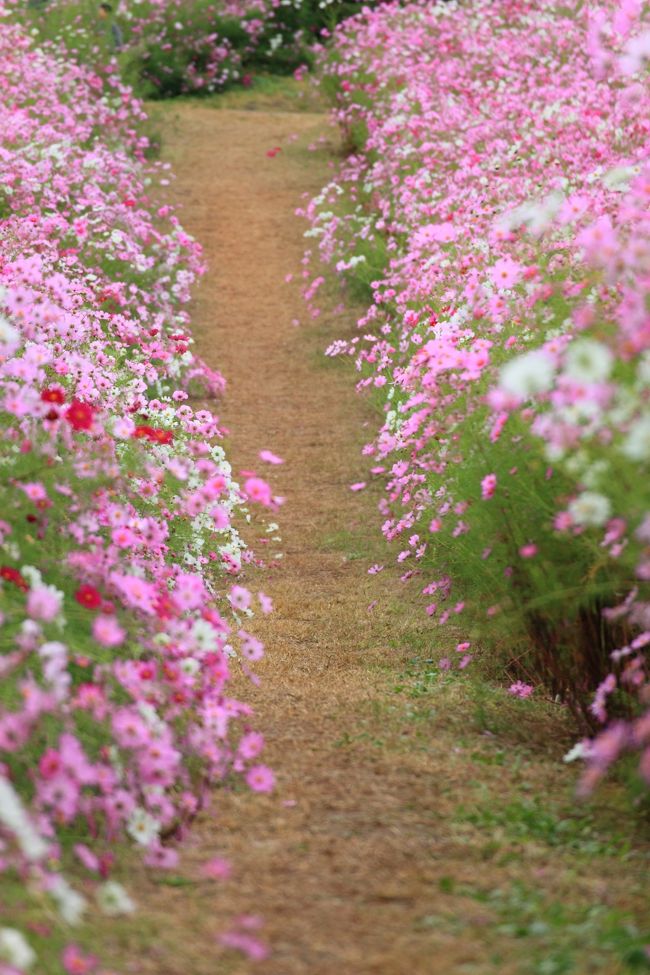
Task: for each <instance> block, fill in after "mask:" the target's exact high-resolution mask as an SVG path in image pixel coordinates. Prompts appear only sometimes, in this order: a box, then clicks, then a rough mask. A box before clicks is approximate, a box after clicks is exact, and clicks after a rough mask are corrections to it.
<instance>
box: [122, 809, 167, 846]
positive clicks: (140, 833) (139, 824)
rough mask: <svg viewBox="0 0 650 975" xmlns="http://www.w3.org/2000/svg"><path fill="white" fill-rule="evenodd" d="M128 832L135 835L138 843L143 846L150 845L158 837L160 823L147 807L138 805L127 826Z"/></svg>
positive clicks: (134, 837)
mask: <svg viewBox="0 0 650 975" xmlns="http://www.w3.org/2000/svg"><path fill="white" fill-rule="evenodd" d="M126 831H127V833H128V834H129V835H130V836H132V837H133V839H134V840H135V841H136V843H140V844H141V845H142V846H150V845H151V844H152V843H153V841H154V840H155V839H157V838H158V833H159V831H160V825H159V823H158V820H156V819H154V818H153V816H151V815H150V814H149V813H148V812H147V811H146V809H143V808H142V807H141V806H137V807H136V808H135V809H134V810H133V812H132V813H131V815H130V816H129V821H128V823H127V826H126Z"/></svg>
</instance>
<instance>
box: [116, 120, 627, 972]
mask: <svg viewBox="0 0 650 975" xmlns="http://www.w3.org/2000/svg"><path fill="white" fill-rule="evenodd" d="M253 106H254V108H257V109H259V108H260V106H259V104H257V103H255V102H253ZM261 107H262V109H264V110H261V111H260V110H253V111H248V110H245V108H236V109H234V110H233V109H232V108H227V109H221V110H217V109H215V108H214V107H211V106H209V105H198V104H190V103H188V104H181V105H175V106H172V107H169V108H167V109H165V112H164V145H165V153H166V155H167V157H168V158H169V159H171V161H172V162H173V164H174V168H175V171H176V173H177V176H178V179H177V182H176V184H175V193H176V196H177V198H178V200H179V201H180V203H181V204H182V213H181V218H182V220H183V223H184V225H185V226H186V228H187V229H188V230H189V231H190V232H191V233H192V234H194V235H195V236H196V237H197V238H198V239H199V240H200V241H201V242H202V244H203V246H204V248H205V253H206V258H207V260H208V262H209V266H210V270H209V273H208V275H207V276H206V278H205V280H204V282H203V284H202V286H201V288H200V289H199V296H198V300H197V303H196V308H195V314H194V320H195V334H196V337H197V339H198V346H199V350H200V352H201V354H202V355H203V356H204V357H205V358H206V359H207V360H208V362H209V363H210V364H212V365H214V366H217V367H218V368H220V369H221V370H222V371H223V372H224V373H225V375H226V377H227V379H228V382H229V391H228V393H227V395H226V399H225V402H224V404H223V407H222V409H221V415H222V418H223V420H224V422H225V423H226V424H227V426H228V427H229V428H230V430H231V432H232V445H231V456H233V455H234V458H235V464H236V467H237V468H248V467H254V466H257V467H258V470H259V469H260V468H261V467H263V465H261V464H259V462H258V461H257V454H258V451H259V450H260V449H261V448H264V447H266V448H270V449H272V450H274V451H275V452H276V453H278V454H280V455H281V456H282V457H284V458H285V459H286V464H285V465H284V466H282V467H278V468H273V469H272V470H270V471H269V469H266V470H265V473H266V474H267V475H268V476H269V477H270V479H271V481H272V483H273V486H274V489H275V490H276V491H277V493H279V494H282V495H286V497H287V503H286V506H285V507H284V509H283V511H282V513H281V515H280V518H279V520H280V521H281V534H282V542H281V543H274V542H268V544H267V545H266V546H262V547H263V548H267V549H269V552H270V553H271V552H274V551H282V552H283V553H284V555H283V558H282V560H281V563H280V567H279V568H278V569H272V570H270V571H269V572H268V573H266V574H265V575H264V576H263V577H262V578H261V579H260V578H254V579H253V580H252V582H251V579H250V577H249V579H248V581H249V582H251V584H252V585H255V586H259V588H263V589H264V590H265V591H267V592H268V593H269V594H270V595H272V597H273V599H274V602H275V606H276V612H275V613H274V614H273V615H272V616H271V617H269V618H268V619H266V620H263V621H260V623H259V624H258V629H257V632H258V633H259V634H260V635H261V636H263V638H264V639H265V640H266V642H267V651H268V652H267V658H266V660H265V662H264V665H263V666H262V668H261V673H262V677H263V680H262V684H261V686H260V687H259V688H257V689H255V688H250V687H247V688H246V691H245V693H247V694H248V699H252V700H253V703H254V706H255V709H256V715H257V717H256V721H255V726H256V727H258V728H259V729H260V730H262V731H263V732H264V733H265V735H266V737H267V740H268V751H267V756H266V757H267V760H268V761H269V762H270V764H272V765H273V766H274V767H275V768H276V770H277V773H278V789H277V792H276V793H275V794H274V795H272V796H268V797H267V796H256V795H253V794H250V793H248V792H247V791H244V790H243V789H242V790H238V791H232V792H223V793H218V794H217V795H216V796H215V799H214V803H213V806H212V808H211V809H210V810H209V811H208V813H206V814H205V815H204V816H203V818H202V821H201V823H200V825H199V827H198V829H197V831H196V834H195V837H194V839H193V840H192V846H191V847H190V849H189V851H188V853H187V855H186V859H185V875H184V876H185V878H186V880H183V879H182V878H178V879H177V880H174V878H172V879H171V884H172V885H170V881H169V880H168V882H167V883H160V882H154V881H152V880H150V879H145V878H144V877H141V878H140V880H139V885H140V890H139V900H140V902H141V904H142V906H143V908H144V911H143V914H142V915H141V921H140V922H139V923H140V924H141V928H140V930H139V933H138V934H134V933H131V934H129V935H128V936H127V935H120V934H119V932H118V931H117V929H116V930H115V932H114V934H113V935H112V936H111V937H113V938H114V939H115V942H114V945H113V947H114V948H116V949H117V951H118V953H119V952H121V951H122V950H124V949H126V950H127V954H129V955H131V957H132V956H133V952H135V953H136V960H135V961H133V960H132V961H131V963H130V967H128V965H127V970H129V971H134V972H138V973H142V975H154V973H155V975H214V973H216V972H226V973H233V975H235V973H236V975H244V973H249V972H252V971H260V972H261V973H263V975H338V973H344V975H371V973H376V975H429V973H440V975H446V973H473V975H483V973H493V972H500V973H503V975H508V973H518V972H526V971H536V970H537V969H535V968H529V967H527V966H528V965H530V964H532V963H533V962H534V961H535V958H537V955H536V954H535V952H537V953H538V954H539V955H540V957H541V958H543V957H544V956H545V955H548V954H549V952H551V948H552V949H553V950H556V947H557V946H556V945H555V942H552V941H551V942H549V947H548V948H547V947H545V942H544V935H543V934H542V933H541V932H538V933H537V934H534V933H533V934H531V938H532V939H533V940H532V941H530V940H528V941H527V940H526V939H525V938H524V939H523V940H522V938H521V937H519V938H518V937H517V936H516V932H515V933H513V932H507V931H505V932H504V930H502V928H503V925H502V920H503V916H504V915H503V907H502V901H500V900H499V899H498V896H497V899H496V900H495V899H494V895H493V892H494V890H495V889H498V890H501V891H502V893H503V898H504V899H505V900H503V903H507V904H510V903H511V901H512V904H511V906H510V907H506V909H505V910H506V914H508V911H509V912H510V916H512V918H513V919H514V920H517V919H519V917H520V915H524V914H525V913H526V911H527V910H528V907H527V906H526V905H528V904H529V901H530V898H533V899H534V898H540V899H541V900H540V903H541V904H542V906H541V907H540V908H539V910H538V914H539V913H541V912H543V911H548V910H551V909H552V906H553V905H554V904H559V905H563V904H567V903H570V904H575V905H576V908H577V909H578V910H579V911H580V910H582V906H585V908H590V906H592V905H593V906H595V907H596V908H598V909H599V910H600V909H602V911H604V912H605V913H606V915H607V916H609V914H610V913H612V912H613V913H615V912H616V911H617V910H618V909H619V908H624V909H629V910H631V911H632V912H633V913H636V914H637V915H638V914H639V913H640V912H641V911H642V904H643V900H642V897H643V895H642V874H643V867H642V862H641V860H640V859H639V858H638V857H637V856H632V857H628V858H627V859H625V858H624V856H622V855H621V852H620V850H621V849H623V851H624V849H625V844H626V843H627V842H628V840H629V837H627V836H621V835H620V834H619V833H617V832H616V830H617V829H618V827H617V826H616V825H615V821H616V819H617V810H616V804H617V802H618V798H617V796H618V794H617V792H616V790H609V791H608V790H605V791H604V792H603V793H602V794H601V795H600V798H599V799H598V804H597V807H596V810H595V815H596V825H594V823H593V822H592V820H591V819H590V818H589V817H590V816H591V812H590V813H589V814H587V813H586V812H585V810H578V812H577V813H575V812H574V811H571V810H573V805H572V798H571V783H572V781H573V774H572V773H571V772H570V771H569V770H568V769H565V768H563V767H562V765H561V763H559V762H558V757H559V756H561V754H562V749H563V748H564V747H565V745H566V744H567V741H568V740H569V739H568V738H567V736H566V728H565V727H564V726H563V725H562V721H561V720H560V721H559V730H558V719H557V717H556V714H555V712H554V711H553V709H552V708H550V707H549V708H546V710H545V709H544V708H541V709H540V711H539V712H538V713H536V715H535V718H534V720H529V722H528V724H526V718H525V714H527V713H528V712H524V711H523V710H521V709H519V708H518V706H516V703H515V702H512V701H510V700H509V699H508V698H507V695H505V693H503V692H497V691H488V690H485V691H479V690H477V685H475V684H472V682H471V679H470V680H469V681H467V682H466V683H463V682H462V681H459V680H457V679H449V680H448V681H444V680H442V681H441V680H439V679H438V678H432V677H431V672H432V668H431V667H430V666H428V665H427V660H429V659H430V658H435V657H436V656H437V653H438V651H439V649H440V640H439V638H438V634H437V632H431V631H428V630H427V628H426V624H425V623H424V622H423V621H422V619H421V610H416V609H415V608H414V607H412V606H411V605H410V604H409V601H408V599H406V598H404V599H402V598H400V593H399V588H397V587H396V582H395V579H394V578H393V579H386V578H385V576H386V575H387V573H385V574H382V575H378V576H369V575H368V572H367V568H368V564H369V561H370V560H371V559H372V546H373V545H374V544H375V543H374V541H373V538H374V536H375V533H376V531H377V527H378V521H377V519H378V516H377V512H376V509H375V501H376V499H377V496H378V495H377V493H376V492H375V489H370V491H369V492H362V493H361V494H355V493H353V492H351V491H350V489H349V485H350V483H351V482H353V481H356V480H358V479H359V478H360V475H361V474H362V472H363V463H362V460H361V458H360V455H359V446H360V443H361V442H362V438H363V422H364V419H367V418H368V415H365V416H364V409H366V407H364V406H363V404H362V403H361V402H360V401H359V399H358V398H357V397H355V394H354V392H353V382H352V381H351V377H350V375H349V374H348V373H347V372H345V370H343V369H340V368H338V369H337V368H334V367H328V366H327V363H326V362H323V361H322V359H321V357H320V351H321V350H322V349H323V348H324V346H325V344H326V342H327V336H328V335H329V336H333V335H335V334H336V328H337V327H338V328H340V327H341V326H340V322H339V324H338V325H336V326H335V324H334V318H335V316H334V314H333V313H332V312H330V314H329V315H327V314H326V315H325V316H324V317H323V320H322V321H321V320H318V322H317V323H310V324H308V325H307V326H301V327H296V326H295V325H294V324H292V322H293V320H294V319H303V318H304V315H305V311H304V307H303V303H302V300H301V298H300V294H299V287H298V286H297V285H296V284H295V283H293V284H291V285H288V284H286V283H285V280H284V279H285V276H286V275H287V274H288V273H290V272H293V273H295V272H296V271H299V270H300V260H301V257H302V253H303V249H304V244H305V242H304V241H303V239H302V238H301V226H300V223H299V221H298V220H297V219H296V218H295V217H294V215H293V214H294V210H295V207H296V206H297V205H299V204H300V203H301V198H302V195H303V194H305V193H310V194H311V193H314V192H317V191H318V189H319V188H320V186H321V185H322V184H323V182H324V181H325V179H326V178H328V174H329V170H328V165H329V163H328V160H329V159H330V158H331V154H332V151H333V150H334V149H335V143H336V136H335V133H334V132H333V131H332V130H331V129H329V128H328V127H327V126H326V122H325V119H324V116H322V115H319V114H316V113H310V112H304V111H303V112H300V113H294V112H286V111H281V110H280V111H278V110H268V105H263V106H261ZM294 134H297V136H298V139H297V140H295V141H292V138H291V137H292V136H293V135H294ZM321 136H324V137H325V138H326V139H327V140H328V145H323V147H322V148H321V149H320V150H319V151H316V152H309V151H308V150H307V148H306V146H307V143H309V142H313V141H314V140H316V139H318V138H319V137H321ZM276 146H279V147H281V151H280V152H278V153H277V154H276V155H275V156H274V157H272V158H271V157H269V156H267V155H266V153H267V150H268V149H271V148H274V147H276ZM333 303H334V302H333V301H332V302H331V303H330V308H331V307H333ZM377 490H378V489H377ZM262 534H263V533H262ZM266 537H267V538H270V537H271V536H266ZM362 556H365V557H362ZM387 572H388V570H387ZM374 600H378V601H379V602H378V605H377V606H376V608H375V609H372V610H369V608H368V607H369V605H370V604H371V603H372V602H373V601H374ZM447 639H449V638H448V637H447ZM533 729H534V730H533ZM534 736H537V737H536V738H535V737H534ZM540 736H541V737H542V738H543V739H544V740H542V741H540V740H539V737H540ZM527 795H541V796H542V799H541V802H542V807H543V812H544V814H545V815H547V818H548V817H549V816H550V820H548V822H547V820H544V822H545V823H546V825H545V826H542V827H539V828H538V827H537V826H536V817H535V816H534V815H533V816H532V822H531V821H530V820H531V817H530V815H529V814H528V813H526V811H525V810H526V809H527V808H528V807H527V806H526V796H527ZM529 801H530V802H532V801H533V800H529ZM522 802H523V805H521V803H522ZM513 803H514V810H515V811H514V812H512V811H511V812H510V813H509V812H507V810H508V809H509V808H510V807H512V805H513ZM517 803H519V804H520V805H519V806H518V805H517ZM468 810H469V813H468ZM500 810H501V811H503V810H505V812H503V813H501V812H500ZM522 810H523V811H522ZM491 811H494V813H495V814H496V815H497V822H496V823H495V822H494V818H493V816H492V812H491ZM500 815H501V817H502V818H501V819H499V818H498V817H499V816H500ZM472 817H473V819H472ZM503 817H505V818H503ZM562 820H566V821H567V822H568V823H569V828H568V832H567V833H565V832H563V828H560V829H559V832H558V831H556V828H555V826H554V825H553V824H557V823H558V822H560V821H562ZM549 822H550V825H549ZM612 829H613V830H614V832H611V830H612ZM594 831H595V832H594ZM567 837H568V838H567ZM594 837H596V839H595V840H594V839H593V838H594ZM610 837H613V839H612V840H611V843H612V844H613V845H612V848H611V849H610V847H609V846H608V844H609V843H610V839H609V838H610ZM592 840H593V842H592ZM590 843H591V845H590ZM614 847H615V849H614ZM215 855H222V856H226V857H228V858H229V859H231V861H232V863H233V867H234V872H233V877H232V879H231V880H230V881H228V882H226V883H221V884H218V883H210V882H205V881H199V880H197V876H198V874H197V871H198V866H199V864H200V863H202V862H203V861H204V860H206V859H207V858H209V857H210V856H215ZM174 883H177V884H178V886H173V884H174ZM527 892H529V893H527ZM508 898H510V900H508ZM527 898H528V900H527ZM549 905H550V907H549ZM250 914H254V915H261V916H262V917H263V919H264V928H263V937H264V939H265V940H266V941H268V943H269V945H270V946H271V949H272V953H271V955H270V957H269V959H268V960H267V961H264V962H261V963H259V964H255V963H254V962H252V961H250V960H249V959H246V958H244V957H243V956H240V955H238V954H237V953H234V952H227V951H225V950H224V949H223V948H221V947H220V946H219V945H218V943H217V937H218V934H219V932H220V931H223V930H224V929H226V928H227V927H228V925H229V923H230V922H231V920H232V918H233V917H236V916H239V915H250ZM600 925H601V922H600V921H597V922H596V924H595V926H594V930H593V931H591V934H590V933H589V930H587V929H581V931H580V932H579V933H578V934H575V933H573V934H569V935H566V936H565V935H564V934H562V935H561V937H560V936H558V938H560V940H562V939H564V941H567V944H568V947H566V952H567V953H568V955H569V956H570V957H571V958H573V957H574V955H575V957H576V958H577V961H576V962H575V966H577V967H570V968H562V969H560V968H557V969H555V968H549V969H548V971H549V972H551V973H553V972H556V971H558V972H559V971H574V972H578V973H582V972H585V973H586V972H591V971H606V972H608V973H614V972H619V971H624V970H625V969H623V968H622V967H619V964H618V963H617V962H615V961H609V962H608V963H607V965H608V966H609V967H607V966H606V967H605V968H599V967H597V966H596V967H592V962H591V961H589V960H588V959H589V958H590V956H591V955H592V954H593V952H592V950H591V948H590V942H589V939H590V938H592V939H593V940H594V942H595V940H596V939H597V929H598V927H599V926H600ZM572 938H573V941H572V940H571V939H572ZM125 939H126V940H125ZM556 940H557V939H556ZM564 941H562V944H564ZM574 941H575V944H574V943H573V942H574ZM120 942H121V943H120ZM558 950H559V949H558ZM562 950H565V949H564V948H563V949H562ZM576 952H577V954H576ZM581 952H583V954H581ZM584 952H586V953H584ZM572 953H573V954H572ZM531 959H532V961H531ZM580 959H583V960H582V961H581V960H580Z"/></svg>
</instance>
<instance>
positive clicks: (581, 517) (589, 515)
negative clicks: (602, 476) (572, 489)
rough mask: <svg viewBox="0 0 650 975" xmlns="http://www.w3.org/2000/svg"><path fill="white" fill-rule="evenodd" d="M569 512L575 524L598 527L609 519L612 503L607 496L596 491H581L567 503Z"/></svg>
mask: <svg viewBox="0 0 650 975" xmlns="http://www.w3.org/2000/svg"><path fill="white" fill-rule="evenodd" d="M568 510H569V514H570V515H571V517H572V518H573V520H574V522H575V523H576V525H587V526H593V527H598V526H599V525H604V524H605V522H606V521H607V520H608V519H609V517H610V515H611V511H612V505H611V502H610V500H609V498H606V497H605V495H604V494H598V493H597V492H596V491H583V492H582V494H579V495H578V497H577V498H574V500H573V501H572V502H571V504H570V505H569V508H568Z"/></svg>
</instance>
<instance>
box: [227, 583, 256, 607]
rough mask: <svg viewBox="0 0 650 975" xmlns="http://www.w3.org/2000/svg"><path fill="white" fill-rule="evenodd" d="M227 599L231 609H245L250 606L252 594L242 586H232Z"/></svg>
mask: <svg viewBox="0 0 650 975" xmlns="http://www.w3.org/2000/svg"><path fill="white" fill-rule="evenodd" d="M228 599H229V601H230V605H231V606H232V607H233V609H238V610H240V611H245V610H247V609H249V608H250V604H251V599H252V596H251V593H250V592H249V590H248V589H245V588H244V587H243V586H233V587H232V589H231V590H230V595H229V596H228Z"/></svg>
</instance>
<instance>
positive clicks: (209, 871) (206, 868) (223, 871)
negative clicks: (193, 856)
mask: <svg viewBox="0 0 650 975" xmlns="http://www.w3.org/2000/svg"><path fill="white" fill-rule="evenodd" d="M201 872H202V873H203V874H204V876H206V877H209V878H210V879H211V880H228V878H229V877H230V876H231V874H232V865H231V863H230V861H228V860H224V859H223V857H213V859H212V860H208V862H207V863H204V864H203V867H202V868H201Z"/></svg>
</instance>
